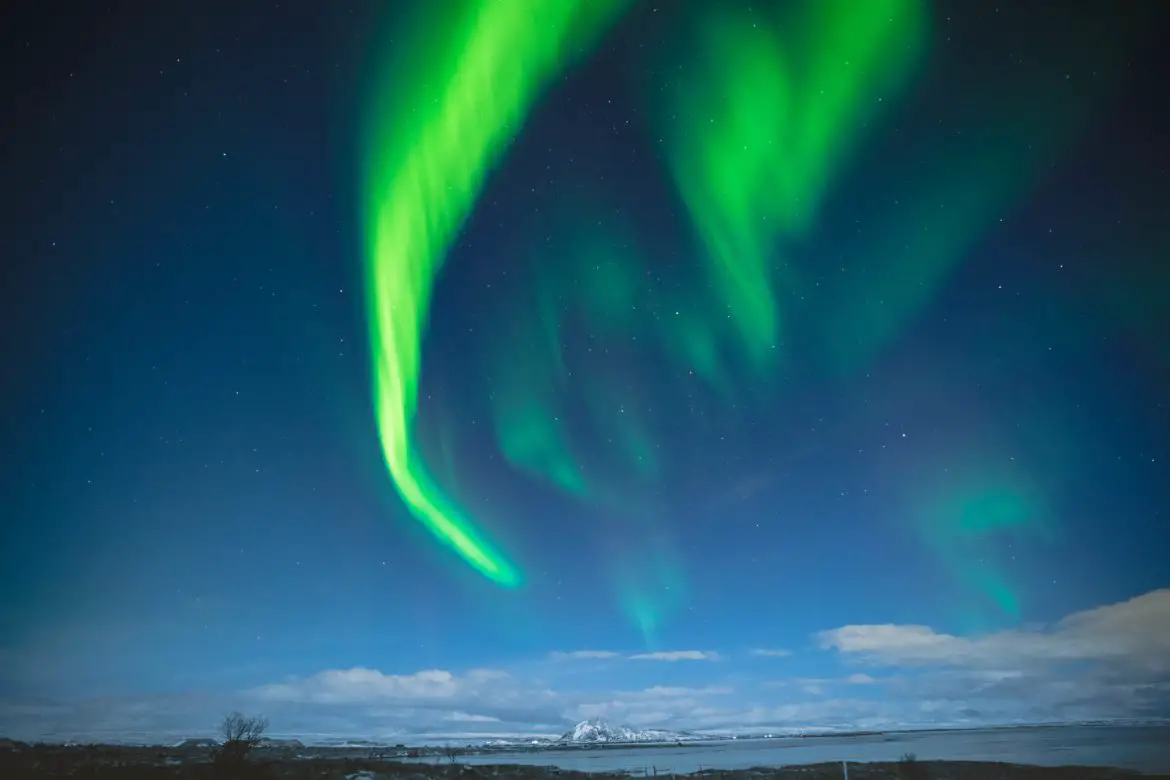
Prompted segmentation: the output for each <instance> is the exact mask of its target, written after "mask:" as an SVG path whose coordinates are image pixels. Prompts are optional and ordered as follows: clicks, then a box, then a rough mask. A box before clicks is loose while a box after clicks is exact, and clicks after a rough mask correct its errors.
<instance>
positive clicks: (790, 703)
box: [0, 590, 1170, 742]
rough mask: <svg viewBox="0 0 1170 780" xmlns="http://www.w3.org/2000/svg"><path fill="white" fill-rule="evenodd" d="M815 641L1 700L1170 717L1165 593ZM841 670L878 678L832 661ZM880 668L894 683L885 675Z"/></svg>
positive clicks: (162, 730)
mask: <svg viewBox="0 0 1170 780" xmlns="http://www.w3.org/2000/svg"><path fill="white" fill-rule="evenodd" d="M816 636H817V639H818V640H819V641H820V643H821V645H822V646H823V647H825V648H829V649H832V650H835V651H836V652H834V653H824V654H820V655H817V656H810V657H809V661H810V664H813V665H812V666H810V671H813V672H814V673H816V674H818V675H821V676H815V677H814V676H807V677H792V678H789V679H787V681H779V680H778V681H768V680H766V679H761V678H759V677H753V676H750V674H745V673H744V672H745V671H746V670H737V669H728V668H727V665H726V664H702V663H698V664H681V665H677V666H665V667H664V666H663V665H661V664H638V663H628V664H622V667H621V671H620V674H621V676H622V678H623V680H624V686H623V689H622V690H614V689H613V688H609V687H607V686H608V685H609V684H610V681H611V680H612V679H613V676H612V675H610V674H605V675H593V674H588V673H582V672H581V669H582V667H586V668H589V667H593V666H594V665H592V664H588V663H586V664H582V665H580V666H578V665H575V664H549V663H546V662H544V660H543V659H534V660H533V661H531V662H528V663H524V662H521V663H517V664H516V665H514V666H510V667H509V668H508V672H504V671H500V670H495V669H475V668H473V669H467V670H443V669H429V670H422V671H414V672H402V673H391V672H387V671H381V670H378V669H373V668H367V667H354V668H348V669H327V670H324V671H321V672H318V673H317V674H313V675H309V676H306V677H299V678H292V679H288V680H284V681H280V682H273V683H271V684H267V685H261V686H260V687H255V688H250V689H248V690H245V691H241V692H238V693H236V694H232V695H224V696H210V695H199V694H194V693H189V694H174V695H168V696H161V695H159V696H137V697H122V698H97V699H88V700H83V699H78V700H73V701H67V702H63V701H53V700H49V699H44V698H41V699H36V698H24V699H20V700H17V699H15V698H13V697H11V696H10V697H8V698H7V699H5V700H0V733H3V734H6V735H10V736H14V737H18V738H26V739H39V738H46V737H48V738H53V739H85V738H90V739H99V740H101V739H112V738H118V739H135V738H140V737H141V735H151V737H153V738H154V739H159V738H166V739H169V738H171V737H174V738H183V737H189V736H203V735H211V734H213V733H214V731H215V726H216V724H217V723H218V721H219V719H220V718H221V717H222V716H223V714H224V713H225V712H228V711H230V710H232V709H238V710H240V711H242V712H248V713H261V714H264V715H267V716H268V717H269V720H270V721H271V723H272V731H273V735H274V736H298V737H302V738H306V739H307V740H309V741H311V740H312V739H313V738H314V736H319V735H335V736H353V735H361V736H364V737H367V738H371V739H386V740H393V741H395V742H398V741H410V740H412V739H417V740H432V739H441V738H449V739H455V738H459V739H467V740H474V739H478V738H486V737H488V736H498V735H505V734H514V735H519V734H535V733H540V734H545V735H555V734H560V733H563V732H564V731H566V730H568V728H569V727H570V726H571V724H572V723H573V722H575V721H577V720H581V719H583V718H587V717H604V718H608V719H610V720H612V721H614V722H615V723H624V724H628V725H631V726H635V727H642V728H667V729H677V730H688V731H712V732H716V733H719V732H725V733H731V732H735V731H737V730H748V731H759V730H778V729H784V728H817V727H825V728H881V727H888V726H894V725H901V726H909V725H944V724H959V723H963V724H978V723H1002V722H1020V721H1027V720H1062V719H1063V720H1070V719H1082V718H1098V717H1105V718H1108V717H1151V716H1162V717H1166V716H1170V590H1163V591H1155V592H1152V593H1148V594H1146V595H1144V596H1141V597H1138V598H1135V599H1131V600H1129V601H1126V602H1122V603H1118V604H1113V605H1109V606H1104V607H1100V608H1096V609H1090V610H1086V611H1083V612H1079V613H1076V614H1073V615H1070V616H1068V617H1066V618H1065V619H1063V620H1060V621H1058V622H1056V623H1055V624H1053V625H1052V626H1050V627H1030V628H1024V629H1019V630H1015V631H1006V632H998V633H994V634H988V635H984V636H974V637H958V636H952V635H948V634H945V633H941V632H938V631H935V630H933V629H931V628H928V627H925V626H899V625H879V626H869V625H856V626H844V627H841V628H837V629H833V630H831V631H825V632H821V633H820V634H818V635H816ZM755 654H756V653H753V655H755ZM555 657H557V658H562V657H563V658H566V659H568V658H583V659H589V658H602V659H609V658H622V659H638V660H657V661H667V662H670V661H712V660H720V659H721V658H722V656H720V655H719V654H718V653H715V652H710V651H702V650H676V651H663V652H658V653H641V654H635V655H630V654H619V653H611V652H610V651H590V650H582V651H574V652H567V653H562V654H559V655H558V656H555ZM764 657H779V656H771V655H768V656H764ZM841 660H843V661H846V662H860V663H864V664H868V665H869V666H870V667H871V668H861V669H859V668H856V667H854V668H850V667H849V666H840V667H838V666H837V665H836V663H837V662H838V661H841ZM745 666H751V665H748V664H745ZM876 667H883V668H886V669H888V670H889V671H888V672H886V673H883V674H881V675H877V674H876V673H873V668H876ZM866 672H870V673H872V676H871V674H870V673H866ZM785 682H786V683H787V684H785ZM582 686H583V687H582ZM781 686H783V687H781ZM457 734H458V737H457V736H456V735H457Z"/></svg>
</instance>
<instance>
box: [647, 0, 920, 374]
mask: <svg viewBox="0 0 1170 780" xmlns="http://www.w3.org/2000/svg"><path fill="white" fill-rule="evenodd" d="M762 7H764V8H770V9H771V11H772V13H771V15H769V14H768V13H766V12H765V11H763V10H759V9H760V8H762ZM782 7H783V8H784V9H786V10H787V11H788V13H781V9H782ZM696 21H697V22H698V25H699V26H698V28H697V32H696V34H695V35H694V38H695V39H696V41H697V45H696V46H679V47H674V50H672V51H671V53H670V54H669V55H668V56H669V57H670V58H671V59H673V60H675V62H673V63H671V64H672V65H673V66H674V67H673V69H672V70H674V71H681V72H680V75H679V77H678V78H677V79H676V80H674V82H673V86H674V88H673V90H672V91H670V92H669V93H668V96H667V98H666V100H665V101H663V102H662V105H661V106H660V107H659V110H658V118H659V132H660V133H661V135H662V136H663V138H665V139H666V148H667V160H668V163H669V166H670V169H671V172H672V173H673V175H674V178H675V181H676V183H677V185H678V189H679V193H680V195H681V196H682V199H683V201H684V202H685V203H686V205H687V208H688V209H689V211H690V213H691V216H692V218H693V219H694V222H695V225H696V227H697V229H698V232H699V234H700V236H701V238H702V241H703V243H704V245H705V247H706V260H707V268H708V275H709V279H710V283H711V285H712V286H713V287H714V289H715V290H716V291H717V295H718V298H719V303H720V304H721V307H722V312H721V313H722V314H723V316H724V317H725V318H727V319H729V320H730V321H731V323H732V325H733V328H734V333H733V334H731V335H732V336H733V337H734V338H735V339H736V341H737V345H738V347H739V348H740V349H741V350H742V352H743V356H744V358H745V359H746V360H747V362H748V364H749V365H750V366H752V367H754V368H756V369H765V368H768V367H770V366H771V365H772V364H773V363H774V361H775V358H776V353H777V348H778V346H779V343H780V341H781V339H782V335H783V334H782V331H781V313H780V311H779V303H778V301H777V294H776V286H777V284H778V283H781V284H782V283H783V281H784V268H785V264H784V263H783V261H782V259H781V258H780V257H779V255H778V253H780V252H782V251H783V249H784V243H783V242H785V241H787V242H792V241H795V240H797V239H800V238H801V237H803V236H804V235H805V233H806V232H807V230H808V228H809V225H810V224H811V223H812V221H813V219H814V217H815V215H816V213H817V208H818V205H819V203H820V201H821V199H822V198H823V195H824V193H825V191H826V189H827V187H828V186H829V184H830V183H831V181H832V179H833V177H834V176H835V175H836V174H837V173H838V171H839V169H840V168H841V166H842V164H843V162H844V159H845V156H846V155H847V153H848V152H849V151H850V150H851V149H852V147H853V145H854V144H855V142H856V140H857V137H858V135H859V133H860V131H861V130H862V129H863V128H864V127H866V125H867V123H868V122H869V120H870V119H871V118H872V117H873V115H874V113H875V112H876V110H877V109H878V108H879V107H882V106H883V105H884V103H883V101H887V100H888V99H889V98H890V97H891V96H893V95H894V94H895V93H896V91H897V90H898V88H900V87H901V86H903V85H904V84H905V83H906V81H907V79H908V77H909V76H910V74H911V73H912V70H913V66H914V65H915V64H916V63H917V62H918V61H919V59H920V54H921V52H922V50H923V48H924V42H925V37H926V36H925V30H926V9H925V6H924V4H923V2H922V0H867V2H863V3H859V2H856V0H816V2H804V3H795V4H784V5H783V6H781V4H778V3H772V4H768V3H765V4H763V5H762V6H757V10H755V11H751V10H748V9H743V8H738V7H736V6H735V5H733V4H728V5H726V6H712V8H711V10H710V11H709V12H708V13H707V14H705V15H702V16H699V17H696ZM712 351H713V347H712V345H710V343H709V342H708V343H707V344H706V346H704V347H702V348H701V349H700V348H696V349H695V351H694V355H695V357H696V358H698V360H697V365H696V368H697V369H698V370H700V371H702V372H703V373H704V374H710V373H711V372H712V371H714V370H715V367H716V365H717V362H716V360H715V358H714V357H713V356H712V355H711V352H712Z"/></svg>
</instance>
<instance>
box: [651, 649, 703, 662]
mask: <svg viewBox="0 0 1170 780" xmlns="http://www.w3.org/2000/svg"><path fill="white" fill-rule="evenodd" d="M722 657H723V656H721V655H719V653H714V652H711V651H708V650H666V651H661V652H657V653H637V654H635V655H631V656H630V660H631V661H719V660H721V659H722Z"/></svg>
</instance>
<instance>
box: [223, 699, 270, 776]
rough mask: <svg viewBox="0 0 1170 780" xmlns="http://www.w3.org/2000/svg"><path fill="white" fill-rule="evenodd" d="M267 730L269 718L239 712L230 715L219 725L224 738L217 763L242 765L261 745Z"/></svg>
mask: <svg viewBox="0 0 1170 780" xmlns="http://www.w3.org/2000/svg"><path fill="white" fill-rule="evenodd" d="M267 729H268V719H267V718H263V717H261V716H259V715H256V716H253V717H248V716H246V715H242V714H240V713H239V712H232V713H230V714H228V715H227V716H226V717H224V719H223V722H221V723H220V724H219V733H220V735H221V736H222V737H223V744H221V745H220V746H219V750H217V751H216V753H215V761H216V763H219V764H239V763H242V762H243V761H244V759H245V758H247V756H248V753H249V752H250V751H251V750H252V748H254V747H256V745H258V744H260V740H261V738H262V737H263V736H264V732H265V730H267Z"/></svg>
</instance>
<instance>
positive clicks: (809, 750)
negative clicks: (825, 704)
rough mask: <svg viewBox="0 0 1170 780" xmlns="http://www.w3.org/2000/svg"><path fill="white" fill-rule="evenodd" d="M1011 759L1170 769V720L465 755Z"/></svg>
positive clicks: (479, 760) (614, 765) (647, 765)
mask: <svg viewBox="0 0 1170 780" xmlns="http://www.w3.org/2000/svg"><path fill="white" fill-rule="evenodd" d="M906 753H914V754H915V755H916V756H917V757H918V759H919V760H923V761H929V760H967V761H1005V762H1009V763H1019V764H1041V765H1046V766H1068V765H1084V766H1113V767H1124V768H1128V769H1135V770H1138V771H1141V772H1170V726H1162V727H1155V726H1142V727H1138V726H1064V727H1059V728H1015V729H980V730H970V731H945V732H919V733H902V734H884V735H876V736H856V737H809V738H805V739H768V740H733V741H726V742H704V743H700V744H690V745H683V746H682V747H679V746H662V747H641V748H630V747H603V748H596V749H580V748H578V749H570V750H541V751H533V752H523V751H521V752H515V753H505V752H502V751H501V752H499V753H492V754H489V755H480V756H462V757H460V758H459V762H460V763H464V764H535V765H541V766H558V767H561V768H562V769H573V770H581V771H586V772H599V771H610V770H630V771H642V770H645V771H647V772H648V773H652V772H653V771H654V770H657V771H658V772H659V773H662V772H679V773H684V772H694V771H697V770H699V769H745V768H748V767H753V766H783V765H788V764H814V763H819V762H821V761H842V760H848V761H897V760H898V759H899V758H901V757H902V756H903V755H904V754H906Z"/></svg>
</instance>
